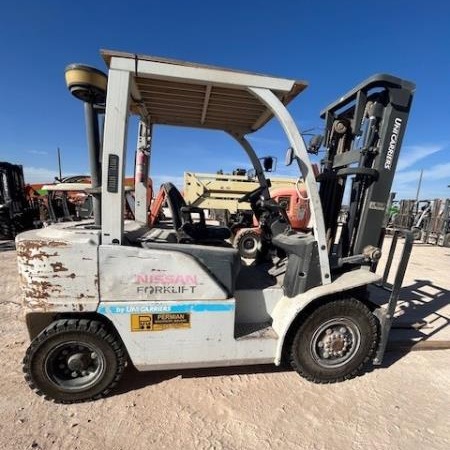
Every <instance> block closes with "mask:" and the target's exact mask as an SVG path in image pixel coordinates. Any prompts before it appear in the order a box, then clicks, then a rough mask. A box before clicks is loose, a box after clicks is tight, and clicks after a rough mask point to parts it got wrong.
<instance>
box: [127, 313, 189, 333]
mask: <svg viewBox="0 0 450 450" xmlns="http://www.w3.org/2000/svg"><path fill="white" fill-rule="evenodd" d="M169 328H191V314H190V313H161V314H131V331H163V330H167V329H169Z"/></svg>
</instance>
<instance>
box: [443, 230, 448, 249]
mask: <svg viewBox="0 0 450 450" xmlns="http://www.w3.org/2000/svg"><path fill="white" fill-rule="evenodd" d="M442 245H443V246H444V247H450V233H447V234H446V235H445V236H444V241H443V242H442Z"/></svg>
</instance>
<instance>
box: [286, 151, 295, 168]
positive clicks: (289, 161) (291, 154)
mask: <svg viewBox="0 0 450 450" xmlns="http://www.w3.org/2000/svg"><path fill="white" fill-rule="evenodd" d="M293 160H294V150H293V149H292V147H289V148H288V149H287V151H286V157H285V158H284V164H286V166H290V165H291V164H292V161H293Z"/></svg>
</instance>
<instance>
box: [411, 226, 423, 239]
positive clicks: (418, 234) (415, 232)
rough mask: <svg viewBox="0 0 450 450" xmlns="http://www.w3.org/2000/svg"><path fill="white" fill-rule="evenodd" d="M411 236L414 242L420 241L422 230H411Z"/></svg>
mask: <svg viewBox="0 0 450 450" xmlns="http://www.w3.org/2000/svg"><path fill="white" fill-rule="evenodd" d="M412 234H413V239H414V240H415V241H418V240H420V239H422V230H421V229H420V228H413V229H412Z"/></svg>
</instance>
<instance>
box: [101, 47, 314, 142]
mask: <svg viewBox="0 0 450 450" xmlns="http://www.w3.org/2000/svg"><path fill="white" fill-rule="evenodd" d="M101 54H102V56H103V59H104V60H105V62H106V65H107V66H108V68H110V69H119V70H125V71H129V72H131V73H132V74H133V75H134V77H133V78H134V83H133V87H132V91H131V92H132V102H131V110H132V112H133V113H136V114H139V115H141V116H142V115H143V116H146V117H147V118H148V119H149V122H150V123H152V124H164V125H181V126H188V127H194V128H208V129H216V130H225V131H231V132H234V133H238V134H240V135H245V134H247V133H251V132H253V131H256V130H258V129H259V128H261V127H262V126H263V125H264V124H265V123H267V122H268V121H269V120H270V119H271V118H272V116H273V113H272V111H271V110H269V109H268V108H267V107H266V106H265V105H264V104H263V103H262V102H261V101H260V100H259V99H257V98H256V97H255V96H253V95H252V94H251V93H250V92H249V91H248V89H247V88H249V87H257V88H265V89H269V90H271V91H272V92H273V93H274V94H275V95H276V96H277V97H278V98H279V99H280V100H281V102H282V103H283V104H284V105H287V104H288V103H289V102H290V101H291V100H292V99H293V98H295V97H296V96H297V95H298V94H299V93H300V92H302V91H303V90H304V89H305V88H306V87H307V83H306V82H304V81H296V80H290V79H286V78H278V77H267V76H264V75H260V74H254V73H249V72H242V71H236V70H230V69H224V68H220V67H214V66H207V65H202V64H196V63H189V62H184V61H177V60H173V59H165V58H159V57H153V56H145V55H136V54H133V53H123V52H116V51H111V50H102V51H101Z"/></svg>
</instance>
